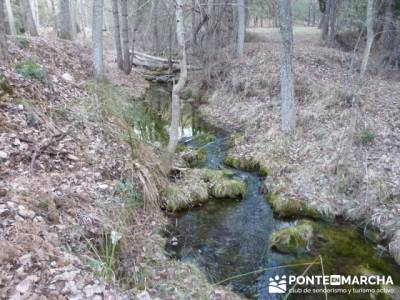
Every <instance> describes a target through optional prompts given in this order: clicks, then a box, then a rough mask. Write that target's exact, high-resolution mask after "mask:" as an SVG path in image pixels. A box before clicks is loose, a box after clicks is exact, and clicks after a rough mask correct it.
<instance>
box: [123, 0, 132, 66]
mask: <svg viewBox="0 0 400 300" xmlns="http://www.w3.org/2000/svg"><path fill="white" fill-rule="evenodd" d="M121 17H122V47H123V70H124V72H125V73H126V74H129V73H130V72H131V70H132V62H131V57H130V51H129V23H128V0H121Z"/></svg>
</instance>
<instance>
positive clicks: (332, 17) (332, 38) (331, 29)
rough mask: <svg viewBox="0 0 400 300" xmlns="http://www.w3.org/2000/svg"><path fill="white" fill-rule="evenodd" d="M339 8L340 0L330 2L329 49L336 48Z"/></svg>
mask: <svg viewBox="0 0 400 300" xmlns="http://www.w3.org/2000/svg"><path fill="white" fill-rule="evenodd" d="M337 7H338V0H329V35H328V46H329V47H334V46H335V34H336V13H337Z"/></svg>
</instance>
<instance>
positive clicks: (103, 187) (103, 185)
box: [98, 183, 108, 190]
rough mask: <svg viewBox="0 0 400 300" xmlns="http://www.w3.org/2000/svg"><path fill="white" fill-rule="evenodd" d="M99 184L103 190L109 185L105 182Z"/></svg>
mask: <svg viewBox="0 0 400 300" xmlns="http://www.w3.org/2000/svg"><path fill="white" fill-rule="evenodd" d="M98 186H99V189H101V190H106V189H107V188H108V185H107V184H104V183H99V185H98Z"/></svg>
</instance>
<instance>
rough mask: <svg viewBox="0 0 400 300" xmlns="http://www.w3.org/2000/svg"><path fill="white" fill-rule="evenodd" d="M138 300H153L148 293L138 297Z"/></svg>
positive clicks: (141, 293) (140, 294)
mask: <svg viewBox="0 0 400 300" xmlns="http://www.w3.org/2000/svg"><path fill="white" fill-rule="evenodd" d="M136 299H137V300H151V297H150V294H149V293H148V292H147V291H143V292H140V293H139V294H137V295H136Z"/></svg>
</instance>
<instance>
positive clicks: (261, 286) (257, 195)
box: [139, 85, 400, 299]
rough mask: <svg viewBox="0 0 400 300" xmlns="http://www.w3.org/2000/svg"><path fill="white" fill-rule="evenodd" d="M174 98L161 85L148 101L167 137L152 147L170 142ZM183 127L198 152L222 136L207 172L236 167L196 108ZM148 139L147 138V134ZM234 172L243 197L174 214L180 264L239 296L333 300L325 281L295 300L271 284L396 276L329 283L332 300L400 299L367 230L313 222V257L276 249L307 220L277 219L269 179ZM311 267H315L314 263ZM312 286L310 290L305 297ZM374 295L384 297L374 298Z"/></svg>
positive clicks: (387, 262) (398, 277) (392, 268)
mask: <svg viewBox="0 0 400 300" xmlns="http://www.w3.org/2000/svg"><path fill="white" fill-rule="evenodd" d="M168 95H169V93H168V90H167V89H165V88H164V87H163V86H160V85H156V86H152V87H151V88H150V90H149V92H148V94H147V97H146V100H145V101H146V103H147V104H146V105H147V106H148V107H151V109H152V110H154V111H156V113H155V114H154V115H153V117H152V118H150V119H149V124H148V125H149V126H150V127H151V128H152V130H153V131H154V130H156V131H157V130H158V131H159V133H157V134H154V133H153V134H152V135H151V137H152V140H150V142H152V143H155V144H157V143H159V144H165V140H157V138H156V139H154V137H162V138H164V139H165V137H167V135H166V132H167V129H168V123H169V122H168V118H169V113H168V112H169V102H170V99H169V97H168ZM154 116H155V117H154ZM154 124H157V125H154ZM181 125H182V128H181V138H182V141H183V142H186V144H187V147H193V148H196V147H197V145H196V143H195V142H193V139H191V137H192V136H193V135H196V134H198V133H204V132H210V131H211V133H212V134H214V135H215V137H216V138H215V139H214V140H213V141H212V142H210V143H208V144H207V145H206V146H205V149H206V154H207V157H206V160H205V162H204V163H203V165H202V166H201V167H204V168H210V169H225V168H229V167H227V166H225V165H224V163H223V158H224V155H225V151H226V148H227V142H226V139H227V137H228V135H227V134H226V133H223V132H221V131H219V130H216V129H212V127H211V126H208V125H207V124H205V123H204V122H203V121H202V119H201V117H199V115H198V114H197V111H196V109H195V108H194V107H192V106H191V105H189V104H185V105H184V107H183V116H182V120H181ZM145 127H146V126H145ZM139 131H140V130H139ZM160 132H161V133H160ZM142 136H143V138H145V139H146V135H142ZM233 172H234V173H235V174H234V176H235V177H237V178H239V179H241V180H244V181H245V183H246V185H247V190H246V193H245V195H244V197H243V199H231V200H228V199H226V200H225V199H224V200H221V199H219V200H216V199H210V200H209V201H208V202H207V203H206V204H204V205H202V206H199V207H195V208H192V209H189V210H186V211H180V212H178V213H175V214H172V215H171V225H170V226H169V228H168V237H169V239H170V242H169V243H168V244H167V245H166V251H168V253H169V254H170V256H171V257H172V258H173V259H181V260H184V261H190V262H193V263H195V264H197V265H199V266H200V268H201V269H202V270H203V271H204V272H205V273H206V275H207V276H208V278H209V280H210V282H213V283H220V284H225V285H230V286H231V287H232V288H233V290H235V291H236V292H238V293H239V294H241V295H243V296H245V297H249V298H254V299H325V294H324V292H323V291H322V290H323V288H324V284H322V283H321V284H319V285H318V284H314V285H301V284H299V285H297V286H296V289H294V290H293V291H292V293H291V294H290V295H289V296H288V297H287V298H285V297H286V295H287V292H288V291H289V288H291V287H293V284H292V285H289V284H287V285H286V288H287V289H286V292H285V293H271V291H273V290H271V289H269V288H270V284H271V282H272V283H273V284H275V283H274V282H275V281H271V279H274V278H275V276H276V275H278V276H286V278H285V279H288V278H289V276H290V275H302V274H303V273H305V275H309V276H312V275H322V274H325V275H342V276H355V275H357V276H359V277H360V276H371V275H379V276H386V277H388V276H391V279H392V280H393V282H394V285H393V286H391V285H389V286H385V285H384V284H379V285H374V284H369V285H368V284H367V285H363V284H361V285H357V284H354V285H352V284H343V285H339V286H334V285H328V286H326V288H327V289H328V290H327V292H328V299H400V298H399V297H400V296H399V287H398V285H399V284H400V267H399V266H398V265H396V264H395V262H394V261H393V260H392V259H391V258H390V257H389V256H388V254H387V253H386V251H385V249H384V247H383V246H380V245H377V244H373V243H370V242H367V241H366V238H365V237H364V234H363V233H362V232H361V230H360V229H358V228H357V227H355V226H353V225H350V224H338V223H324V222H316V221H312V220H308V221H307V222H309V223H311V224H312V226H313V228H314V235H315V237H314V242H313V244H312V246H311V245H310V247H309V251H307V252H305V253H299V254H285V253H280V252H278V251H276V250H274V249H270V245H269V242H268V240H269V237H270V235H271V233H272V232H274V231H276V230H279V229H281V228H286V227H290V226H295V225H297V224H299V223H301V222H303V221H304V220H301V219H299V218H293V219H289V220H281V219H278V218H276V217H275V216H274V213H273V211H272V209H271V207H270V205H269V204H268V202H267V201H266V200H265V195H264V189H263V180H264V178H263V177H262V176H261V175H260V174H257V173H251V172H246V171H243V170H236V169H233ZM321 258H322V262H323V268H321ZM311 262H314V263H315V264H314V265H312V266H309V265H307V264H308V263H311ZM278 283H279V282H278ZM370 283H371V282H370ZM305 288H309V289H310V291H309V292H305V291H304V289H305ZM317 288H319V289H320V290H319V293H316V292H317V290H315V289H317ZM383 288H387V289H390V291H393V292H394V294H392V295H387V294H384V293H382V290H380V289H383ZM366 289H369V290H366ZM374 290H375V292H376V295H375V296H372V293H373V291H374Z"/></svg>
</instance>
